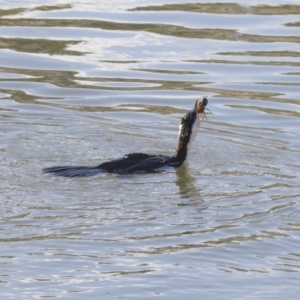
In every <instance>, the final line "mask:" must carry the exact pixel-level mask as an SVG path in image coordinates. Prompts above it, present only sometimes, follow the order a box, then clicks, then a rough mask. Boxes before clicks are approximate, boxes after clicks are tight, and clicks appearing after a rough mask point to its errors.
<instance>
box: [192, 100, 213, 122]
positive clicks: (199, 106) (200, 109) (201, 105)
mask: <svg viewBox="0 0 300 300" xmlns="http://www.w3.org/2000/svg"><path fill="white" fill-rule="evenodd" d="M207 103H208V100H207V98H203V99H201V100H198V99H197V100H196V102H195V110H196V111H197V113H198V114H200V118H199V119H200V121H202V120H203V119H204V118H205V119H206V120H207V117H206V114H205V111H204V110H205V109H206V110H208V111H209V112H210V113H211V111H210V110H209V109H208V108H205V106H206V105H207Z"/></svg>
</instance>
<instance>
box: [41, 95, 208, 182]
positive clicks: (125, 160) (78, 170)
mask: <svg viewBox="0 0 300 300" xmlns="http://www.w3.org/2000/svg"><path fill="white" fill-rule="evenodd" d="M207 102H208V101H207V99H206V98H203V99H202V100H200V101H198V100H196V103H195V107H194V109H192V110H191V111H189V112H188V113H187V114H186V115H185V116H184V117H183V118H182V119H181V124H180V126H179V136H178V143H177V148H176V153H175V155H174V156H165V155H151V154H145V153H130V154H127V155H125V156H124V157H122V158H118V159H115V160H112V161H108V162H104V163H102V164H100V165H98V166H96V167H86V166H58V167H50V168H45V169H43V172H44V173H51V174H53V175H55V176H64V177H76V176H93V175H96V174H99V173H103V172H106V173H118V174H130V173H138V172H157V171H160V169H162V168H164V167H174V168H176V167H180V166H181V165H182V163H183V162H184V161H185V160H186V157H187V154H188V150H189V146H190V145H191V143H192V141H193V140H194V138H195V137H196V134H197V131H198V128H199V126H200V120H199V114H204V109H205V106H206V105H207Z"/></svg>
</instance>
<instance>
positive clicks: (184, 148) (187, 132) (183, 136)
mask: <svg viewBox="0 0 300 300" xmlns="http://www.w3.org/2000/svg"><path fill="white" fill-rule="evenodd" d="M182 126H183V125H180V126H179V136H178V142H177V147H176V152H175V155H174V158H175V159H176V160H177V161H178V162H180V163H181V164H182V163H183V162H184V161H185V160H186V158H187V156H188V153H189V151H190V149H191V145H192V143H193V141H194V140H195V138H196V135H197V132H198V129H199V126H200V120H199V118H197V120H196V121H195V123H194V124H193V126H192V127H191V128H182Z"/></svg>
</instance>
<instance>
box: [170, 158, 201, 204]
mask: <svg viewBox="0 0 300 300" xmlns="http://www.w3.org/2000/svg"><path fill="white" fill-rule="evenodd" d="M175 172H176V176H177V180H176V181H175V183H176V185H177V186H178V187H179V193H180V197H181V198H197V199H199V197H200V189H199V188H198V187H197V185H196V180H195V178H194V177H193V176H191V175H190V173H189V168H188V164H187V163H185V164H183V165H182V166H181V167H180V168H175Z"/></svg>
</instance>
